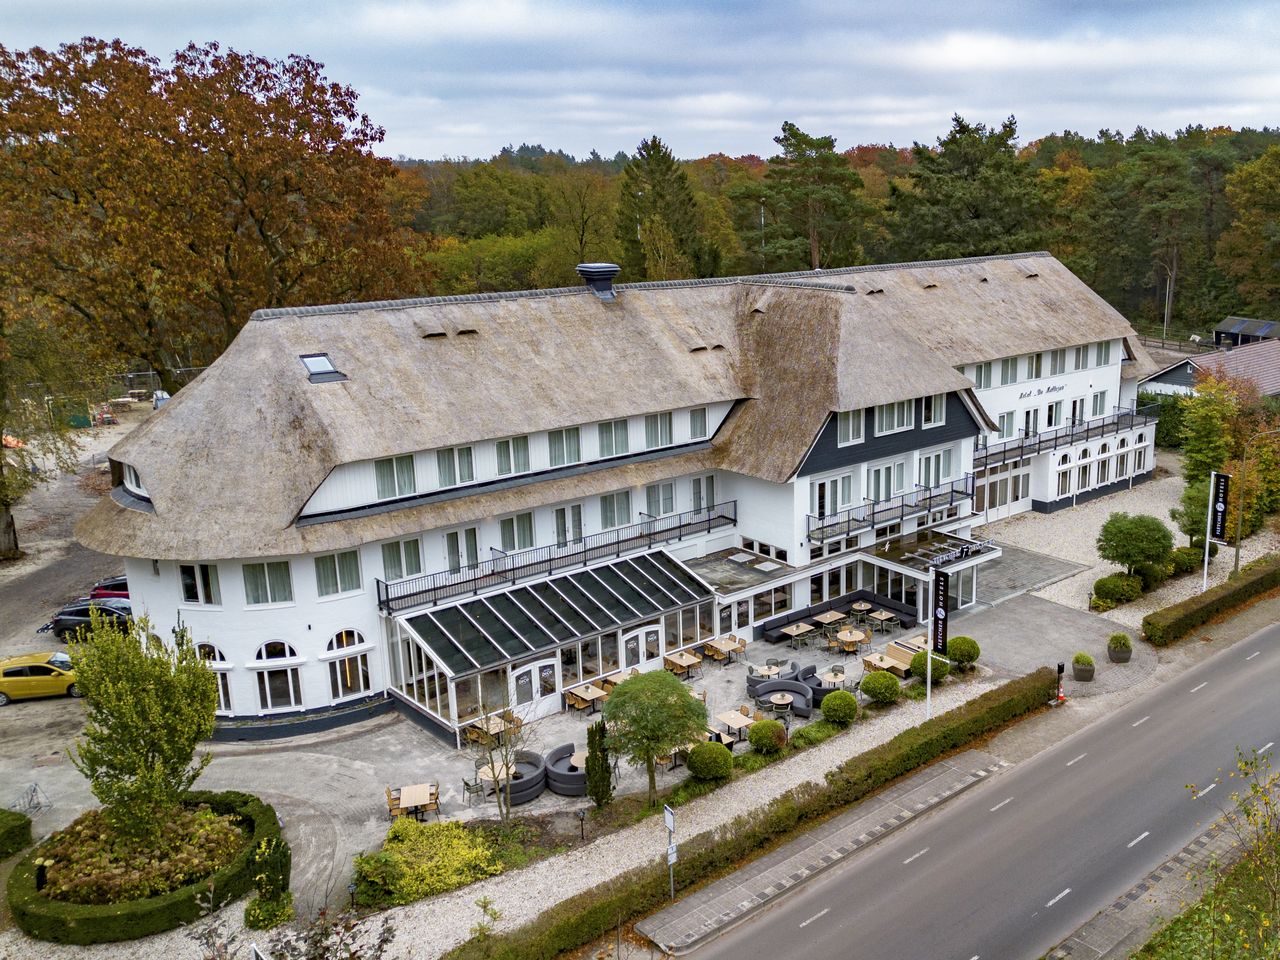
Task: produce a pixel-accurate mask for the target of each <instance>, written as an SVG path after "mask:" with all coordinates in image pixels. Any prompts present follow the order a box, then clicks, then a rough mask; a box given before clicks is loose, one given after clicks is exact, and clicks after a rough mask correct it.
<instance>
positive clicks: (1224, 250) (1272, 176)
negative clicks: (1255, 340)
mask: <svg viewBox="0 0 1280 960" xmlns="http://www.w3.org/2000/svg"><path fill="white" fill-rule="evenodd" d="M1226 193H1227V200H1228V201H1229V202H1230V204H1231V209H1232V211H1233V215H1232V220H1231V226H1230V227H1229V228H1228V229H1227V230H1226V232H1225V233H1223V234H1222V238H1221V240H1220V241H1219V243H1218V264H1219V265H1220V266H1221V267H1222V269H1223V270H1225V271H1226V272H1227V273H1228V274H1229V275H1230V276H1232V277H1234V278H1235V280H1236V283H1237V285H1238V287H1239V290H1240V293H1241V294H1242V295H1243V297H1244V299H1245V302H1246V303H1247V304H1248V305H1249V307H1250V308H1251V309H1252V310H1255V311H1259V312H1262V313H1263V314H1265V315H1266V316H1269V317H1270V316H1274V315H1275V314H1276V313H1277V311H1280V269H1277V264H1280V147H1276V146H1273V147H1270V148H1268V150H1267V152H1266V153H1264V154H1263V155H1262V156H1260V157H1259V158H1258V159H1256V160H1254V161H1253V162H1251V163H1246V164H1242V165H1241V166H1239V167H1237V168H1236V169H1235V170H1234V171H1233V172H1232V173H1231V174H1230V175H1229V176H1228V177H1227V178H1226Z"/></svg>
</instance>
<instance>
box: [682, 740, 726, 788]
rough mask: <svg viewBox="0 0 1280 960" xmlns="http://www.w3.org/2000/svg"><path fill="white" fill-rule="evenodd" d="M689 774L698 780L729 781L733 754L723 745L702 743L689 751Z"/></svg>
mask: <svg viewBox="0 0 1280 960" xmlns="http://www.w3.org/2000/svg"><path fill="white" fill-rule="evenodd" d="M689 774H690V776H692V777H694V778H696V779H698V780H728V779H729V777H731V776H733V753H732V752H731V751H730V750H729V748H728V747H726V746H725V745H724V744H723V743H700V744H698V745H697V746H696V747H694V748H693V749H692V750H690V751H689Z"/></svg>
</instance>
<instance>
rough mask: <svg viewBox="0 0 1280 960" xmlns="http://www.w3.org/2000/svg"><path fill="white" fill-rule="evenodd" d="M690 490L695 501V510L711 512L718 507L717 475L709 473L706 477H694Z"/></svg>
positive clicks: (693, 502)
mask: <svg viewBox="0 0 1280 960" xmlns="http://www.w3.org/2000/svg"><path fill="white" fill-rule="evenodd" d="M690 488H691V492H692V497H693V499H692V500H691V501H690V502H691V503H692V504H693V509H694V510H710V509H711V508H712V507H714V506H715V505H716V475H715V474H714V473H708V474H706V475H705V476H701V477H694V478H693V480H692V481H691V482H690Z"/></svg>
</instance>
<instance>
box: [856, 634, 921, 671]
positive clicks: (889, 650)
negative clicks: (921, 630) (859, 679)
mask: <svg viewBox="0 0 1280 960" xmlns="http://www.w3.org/2000/svg"><path fill="white" fill-rule="evenodd" d="M914 656H915V651H914V650H912V649H911V648H910V647H904V646H902V645H900V644H897V643H896V642H895V643H890V644H889V646H888V647H886V648H885V651H884V653H873V654H871V655H869V656H866V657H863V658H862V666H863V668H864V669H867V670H888V671H889V672H890V673H892V674H894V675H895V676H899V677H906V675H907V674H908V673H910V672H911V658H912V657H914Z"/></svg>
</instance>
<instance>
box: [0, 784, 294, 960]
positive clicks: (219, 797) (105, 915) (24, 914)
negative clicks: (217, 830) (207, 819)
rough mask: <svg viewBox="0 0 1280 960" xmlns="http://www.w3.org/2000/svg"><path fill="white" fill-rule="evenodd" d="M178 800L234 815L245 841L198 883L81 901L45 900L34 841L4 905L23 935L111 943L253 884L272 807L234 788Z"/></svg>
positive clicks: (186, 918) (270, 830) (270, 834)
mask: <svg viewBox="0 0 1280 960" xmlns="http://www.w3.org/2000/svg"><path fill="white" fill-rule="evenodd" d="M183 803H185V804H189V805H192V806H194V805H196V804H201V803H203V804H208V806H209V807H210V809H212V810H213V811H214V812H215V813H218V814H223V815H228V814H230V815H234V816H236V817H237V818H239V819H240V821H241V822H242V823H243V824H244V825H245V826H246V829H247V830H248V831H249V833H250V837H249V838H248V842H247V843H246V844H245V847H244V850H242V851H241V852H240V853H239V854H238V855H237V856H236V858H235V859H234V860H233V861H231V863H229V864H228V865H227V866H225V867H223V868H222V869H221V870H219V871H217V872H216V873H214V874H213V875H212V876H209V877H205V879H203V880H201V881H200V882H199V883H193V884H191V885H190V886H186V887H180V888H179V889H177V890H171V891H169V892H168V893H165V894H162V895H160V896H158V897H149V898H148V899H146V900H133V901H129V902H126V903H112V904H83V903H65V902H63V901H60V900H50V899H49V898H48V897H44V896H41V895H40V894H39V893H37V892H36V865H35V862H34V861H35V860H36V856H37V854H39V852H40V848H39V847H37V848H36V849H35V850H33V851H32V852H31V853H30V854H28V855H27V856H26V857H25V858H23V859H22V860H21V861H19V863H18V865H17V866H16V867H14V868H13V873H12V874H11V875H10V876H9V885H8V891H7V893H8V898H9V911H10V912H11V913H12V914H13V920H14V923H16V924H17V925H18V926H19V927H21V928H22V930H23V932H24V933H26V934H27V935H28V936H32V937H35V938H36V939H37V940H50V941H52V942H54V943H77V944H88V943H113V942H116V941H119V940H134V939H137V938H138V937H145V936H149V935H150V934H153V933H162V932H163V931H165V930H172V929H173V928H174V927H178V926H181V925H182V924H184V923H190V922H191V921H193V920H196V919H198V918H199V917H200V915H201V912H202V908H201V905H200V902H199V900H200V898H206V899H207V898H208V897H209V894H210V889H211V888H212V893H213V903H214V906H215V908H217V907H222V906H224V905H225V904H227V903H229V902H231V901H232V900H236V899H238V898H240V897H242V896H244V895H245V894H246V893H248V892H249V891H250V890H252V889H253V886H254V883H253V852H254V850H255V849H256V848H257V845H258V844H259V843H261V842H262V841H263V840H267V839H269V838H278V837H279V836H280V826H279V824H277V823H276V812H275V810H274V809H272V807H271V806H270V805H269V804H266V803H263V802H262V801H261V800H259V799H258V798H257V797H255V796H253V795H252V794H248V793H241V792H239V791H236V790H228V791H226V792H222V793H215V792H213V791H208V790H193V791H191V792H190V793H187V794H184V795H183Z"/></svg>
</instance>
